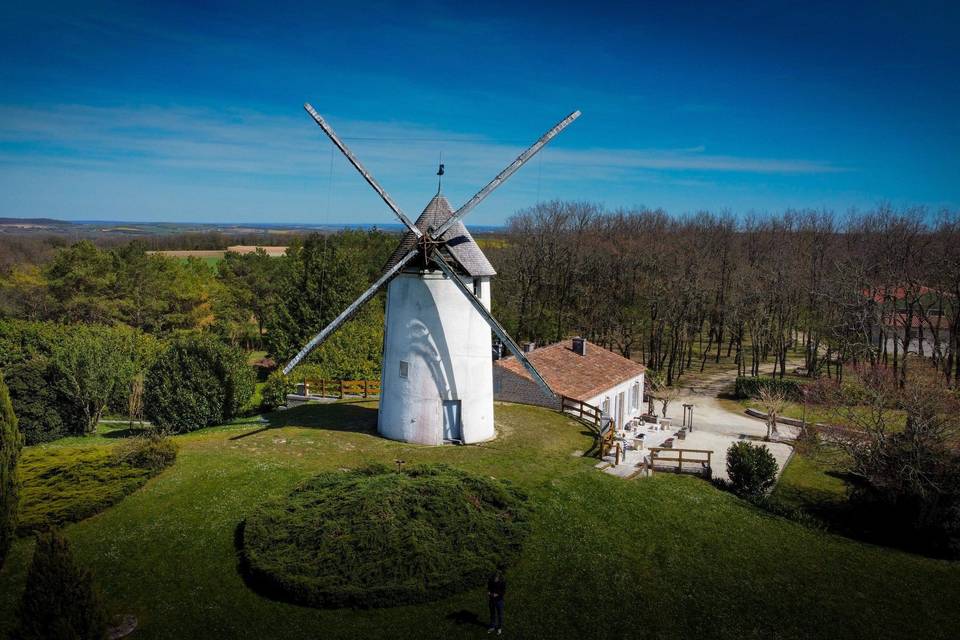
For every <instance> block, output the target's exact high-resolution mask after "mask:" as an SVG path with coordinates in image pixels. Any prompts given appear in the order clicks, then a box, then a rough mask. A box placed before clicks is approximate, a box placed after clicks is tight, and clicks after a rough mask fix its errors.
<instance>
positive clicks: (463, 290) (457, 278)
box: [283, 104, 580, 444]
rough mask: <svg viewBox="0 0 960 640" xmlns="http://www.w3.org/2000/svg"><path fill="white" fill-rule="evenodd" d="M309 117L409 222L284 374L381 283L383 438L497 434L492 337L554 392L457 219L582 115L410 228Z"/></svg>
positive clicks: (429, 439) (464, 438)
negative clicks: (495, 296)
mask: <svg viewBox="0 0 960 640" xmlns="http://www.w3.org/2000/svg"><path fill="white" fill-rule="evenodd" d="M304 108H305V109H306V110H307V113H309V114H310V116H311V117H312V118H313V119H314V120H315V121H316V123H317V124H318V125H320V128H321V129H323V131H324V133H326V134H327V136H329V138H330V140H332V141H333V143H334V144H335V145H336V146H337V148H338V149H340V151H341V152H343V154H344V155H345V156H346V157H347V159H348V160H349V161H350V163H351V164H353V166H354V167H355V168H356V169H357V171H359V172H360V175H362V176H363V178H364V179H365V180H366V181H367V183H369V184H370V186H371V187H373V189H374V191H376V192H377V194H379V196H380V197H381V198H382V199H383V201H384V202H385V203H386V204H387V206H388V207H390V209H391V210H392V211H393V212H394V213H395V214H396V216H397V217H398V218H399V219H400V221H401V222H402V223H403V224H404V225H406V227H407V232H406V233H405V234H404V236H403V238H402V239H401V241H400V244H399V245H398V246H397V248H396V250H395V251H394V253H393V255H392V256H391V257H390V260H389V261H388V262H387V264H386V266H385V271H384V273H383V275H381V276H380V278H378V279H377V281H376V282H374V283H373V284H372V285H371V286H370V288H369V289H367V290H366V291H365V292H364V293H363V294H362V295H361V296H360V297H359V298H357V299H356V300H355V301H354V302H353V304H351V305H350V306H349V307H347V309H346V310H344V311H343V313H341V314H340V315H339V316H337V317H336V318H335V319H334V320H333V322H331V323H330V324H329V325H328V326H327V327H325V328H324V329H323V331H321V332H320V333H318V334H317V335H316V336H314V338H313V339H312V340H310V342H308V343H307V344H306V346H304V347H303V349H301V350H300V353H298V354H297V355H296V356H295V357H294V358H293V360H291V361H290V362H289V363H288V364H287V366H286V367H284V369H283V371H284V373H290V371H291V370H292V369H293V368H294V367H295V366H296V365H297V363H299V362H300V361H301V360H302V359H303V358H304V357H305V356H306V355H307V354H308V353H310V351H312V350H313V349H314V348H316V347H317V346H318V345H320V344H321V343H322V342H323V341H324V340H326V339H327V337H328V336H330V334H332V333H333V332H334V331H336V330H337V328H338V327H340V325H342V324H343V323H344V322H346V321H347V320H348V319H349V318H350V317H351V316H352V315H353V314H354V313H356V312H357V310H358V309H360V307H361V306H363V304H365V303H366V302H367V301H368V300H370V298H372V297H373V296H374V295H376V293H377V292H378V291H379V290H380V289H381V288H382V287H384V286H385V285H387V304H386V322H385V331H384V338H383V365H382V373H381V385H380V387H381V395H380V413H379V417H378V420H377V423H378V430H379V432H380V434H381V435H383V436H384V437H387V438H391V439H393V440H403V441H407V442H417V443H421V444H441V443H443V442H444V441H453V442H463V443H470V442H480V441H483V440H489V439H491V438H493V437H494V436H495V434H496V432H495V430H494V425H493V372H492V362H491V352H492V348H491V337H490V331H491V330H492V331H493V333H495V334H496V335H497V337H498V338H499V339H500V342H501V343H503V344H504V345H505V346H506V347H507V349H509V350H510V351H511V352H512V353H513V355H514V356H516V358H517V360H519V361H520V362H521V363H523V365H524V366H525V367H526V368H527V370H528V371H529V372H530V375H531V376H532V377H533V379H534V380H536V381H537V382H538V383H539V384H540V385H541V386H542V387H543V390H544V392H545V393H547V394H549V395H551V396H554V397H555V394H554V393H553V391H552V390H551V389H550V387H549V386H548V385H547V383H546V382H545V381H544V380H543V378H542V377H541V376H540V374H539V373H538V372H537V370H536V369H535V368H534V367H533V365H532V364H530V362H529V360H527V358H526V357H525V356H524V354H523V352H522V351H521V350H520V348H519V347H518V346H517V344H516V343H515V342H514V341H513V339H511V338H510V336H509V335H507V332H506V331H504V329H503V327H502V326H500V323H499V322H497V320H496V319H495V318H494V317H493V316H492V315H491V314H490V280H491V278H492V277H493V276H494V275H496V272H495V271H494V270H493V267H492V266H491V265H490V262H489V261H488V260H487V258H486V256H484V255H483V252H482V251H481V250H480V247H479V246H477V244H476V242H474V240H473V238H472V237H471V236H470V233H469V232H468V231H467V229H466V227H464V226H463V222H462V220H463V217H464V216H465V215H466V214H467V213H469V212H470V211H471V210H472V209H473V208H474V207H476V206H477V205H478V204H479V203H480V202H481V201H482V200H483V199H484V198H486V197H487V196H488V195H490V193H491V192H492V191H493V190H494V189H496V188H497V187H499V186H500V185H501V184H503V182H504V181H506V179H507V178H509V177H510V176H511V175H513V173H514V172H515V171H516V170H517V169H519V168H520V167H521V166H522V165H523V164H524V163H525V162H526V161H527V160H529V159H530V158H531V157H533V155H534V154H536V153H537V152H538V151H539V150H540V149H541V148H543V146H544V145H545V144H547V142H549V141H550V140H551V139H552V138H553V137H554V136H556V135H557V134H558V133H560V132H561V131H562V130H563V129H564V128H565V127H566V126H567V125H569V124H570V123H571V122H573V121H574V120H576V119H577V118H578V117H579V116H580V112H579V111H574V112H573V113H571V114H570V115H569V116H567V117H566V118H564V119H563V120H561V121H560V122H559V123H557V125H556V126H554V127H553V128H552V129H550V130H549V131H548V132H547V133H545V134H544V135H543V136H542V137H541V138H540V139H539V140H537V141H536V142H535V143H534V144H533V145H532V146H531V147H530V148H529V149H527V150H526V151H524V152H523V153H522V154H520V156H519V157H517V159H516V160H514V161H513V162H512V163H510V165H509V166H507V168H506V169H504V170H503V171H502V172H500V174H499V175H498V176H497V177H496V178H494V179H493V180H491V181H490V183H489V184H487V186H485V187H484V188H483V189H481V190H480V191H479V192H477V194H476V195H475V196H473V197H472V198H471V199H470V200H468V201H467V203H466V204H464V205H463V206H462V207H460V208H459V209H457V210H456V211H453V210H452V209H451V207H450V203H449V202H447V199H446V198H445V197H444V196H443V195H442V194H441V193H439V192H438V193H437V195H436V196H434V197H433V199H432V200H430V202H429V203H428V204H427V207H426V208H425V209H424V210H423V213H421V214H420V217H419V218H417V221H416V223H413V222H411V221H410V219H409V218H408V217H407V216H406V215H405V214H404V213H403V212H402V211H401V210H400V207H398V206H397V204H396V203H395V202H394V201H393V199H392V198H391V197H390V196H389V194H387V192H385V191H384V190H383V188H382V187H381V186H380V185H379V184H378V183H377V181H376V180H374V178H373V176H371V175H370V173H369V172H367V170H366V169H365V168H364V167H363V165H361V164H360V161H359V160H357V158H356V157H355V156H354V155H353V153H352V152H351V151H350V150H349V149H348V148H347V147H346V145H344V144H343V142H342V141H341V140H340V138H339V137H337V134H336V133H334V131H333V129H331V128H330V126H329V125H328V124H327V123H326V121H325V120H324V119H323V118H322V117H321V116H320V114H318V113H317V112H316V111H315V110H314V109H313V107H311V106H310V105H309V104H305V105H304Z"/></svg>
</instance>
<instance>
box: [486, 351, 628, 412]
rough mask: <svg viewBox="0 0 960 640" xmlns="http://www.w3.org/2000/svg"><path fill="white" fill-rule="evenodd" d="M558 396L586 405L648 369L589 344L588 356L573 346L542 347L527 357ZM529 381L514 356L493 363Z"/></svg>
mask: <svg viewBox="0 0 960 640" xmlns="http://www.w3.org/2000/svg"><path fill="white" fill-rule="evenodd" d="M526 356H527V359H528V360H529V361H530V362H531V363H533V366H534V367H536V369H537V371H539V372H540V375H541V376H543V379H544V380H546V381H547V384H548V385H550V388H551V389H553V390H554V392H555V393H558V394H560V395H564V396H568V397H570V398H574V399H576V400H581V401H586V400H589V399H590V398H593V397H595V396H598V395H600V394H601V393H603V392H604V391H606V390H607V389H610V388H611V387H615V386H617V385H618V384H620V383H622V382H626V381H627V380H630V379H631V378H635V377H637V376H638V375H640V374H641V373H643V372H644V371H646V367H644V366H643V365H642V364H639V363H637V362H634V361H633V360H630V359H628V358H624V357H623V356H621V355H620V354H618V353H614V352H612V351H607V350H606V349H604V348H603V347H598V346H597V345H595V344H593V343H591V342H587V349H586V355H583V356H581V355H579V354H578V353H576V352H575V351H574V350H573V348H572V345H571V342H570V341H569V340H568V341H565V342H558V343H556V344H551V345H549V346H546V347H539V348H537V349H534V350H533V351H531V352H530V353H527V354H526ZM493 364H494V366H497V367H503V368H504V369H506V370H508V371H511V372H513V373H515V374H517V375H519V376H522V377H524V378H526V379H528V380H531V381H532V380H533V378H531V377H530V374H529V373H527V371H526V369H524V368H523V365H522V364H520V362H518V361H517V359H516V358H514V357H513V356H510V357H507V358H501V359H500V360H497V361H496V362H494V363H493Z"/></svg>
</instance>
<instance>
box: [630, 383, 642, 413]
mask: <svg viewBox="0 0 960 640" xmlns="http://www.w3.org/2000/svg"><path fill="white" fill-rule="evenodd" d="M639 407H640V383H639V382H634V383H633V386H632V387H630V411H636V410H637V409H638V408H639Z"/></svg>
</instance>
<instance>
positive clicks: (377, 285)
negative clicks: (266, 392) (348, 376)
mask: <svg viewBox="0 0 960 640" xmlns="http://www.w3.org/2000/svg"><path fill="white" fill-rule="evenodd" d="M419 253H420V251H419V250H417V249H415V250H413V251H411V252H410V253H408V254H407V255H405V256H404V257H403V258H402V259H401V260H400V261H399V262H398V263H397V264H395V265H393V267H391V268H390V269H388V270H387V271H386V272H385V273H384V274H383V275H382V276H380V278H379V279H377V281H376V282H374V283H373V284H372V285H370V288H369V289H367V290H366V291H364V292H363V293H362V294H360V297H359V298H357V299H356V300H354V301H353V303H352V304H351V305H350V306H349V307H347V308H346V309H344V310H343V313H341V314H340V315H338V316H337V317H336V318H334V319H333V322H331V323H330V324H328V325H327V326H326V327H324V328H323V331H321V332H320V333H318V334H317V335H315V336H314V337H313V338H312V339H311V340H310V342H308V343H307V344H306V345H304V347H303V349H300V352H299V353H297V355H295V356H294V357H293V359H292V360H291V361H290V362H288V363H287V366H285V367H284V368H283V373H284V375H289V373H290V372H291V371H293V368H294V367H296V366H297V365H298V364H300V361H301V360H303V359H304V358H306V357H307V355H308V354H309V353H310V352H311V351H313V350H314V349H316V348H317V347H318V346H320V345H321V344H322V343H323V341H324V340H326V339H327V338H328V337H330V334H332V333H333V332H334V331H336V330H337V329H339V328H340V325H342V324H343V323H344V322H346V321H347V320H349V319H350V318H351V317H353V315H354V314H355V313H356V312H357V311H359V310H360V308H361V307H362V306H363V305H365V304H366V303H367V301H369V300H370V298H372V297H373V296H375V295H376V293H377V291H379V290H380V289H381V288H383V287H384V286H385V285H386V284H387V283H388V282H390V281H391V280H393V278H395V277H396V275H397V274H398V273H400V271H401V270H402V269H403V268H404V267H405V266H407V265H408V264H409V263H410V262H412V261H413V259H414V258H416V257H417V255H419Z"/></svg>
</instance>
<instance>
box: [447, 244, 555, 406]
mask: <svg viewBox="0 0 960 640" xmlns="http://www.w3.org/2000/svg"><path fill="white" fill-rule="evenodd" d="M433 261H434V263H435V264H436V265H437V266H438V267H440V270H441V271H443V272H444V273H445V274H447V277H448V278H450V279H451V280H452V281H453V282H454V284H456V285H457V288H458V289H460V291H461V292H462V293H463V295H465V296H466V297H467V300H469V301H470V304H472V305H473V308H474V309H476V310H477V313H479V314H480V315H481V316H483V319H484V320H486V322H487V324H488V325H490V328H491V329H492V330H493V333H494V334H496V336H497V337H498V338H500V341H501V342H502V343H503V344H505V345H506V346H507V349H509V350H510V352H511V353H512V354H513V355H514V356H515V357H516V358H517V360H519V361H520V364H522V365H523V366H524V368H525V369H526V370H527V372H528V373H529V374H530V376H531V377H532V378H533V379H534V380H535V381H536V383H537V384H538V385H540V388H541V389H543V390H544V391H545V392H546V394H547V395H548V396H549V397H551V398H554V399H556V397H557V394H556V393H554V391H553V389H551V388H550V385H548V384H547V381H546V380H544V379H543V376H541V375H540V372H539V371H537V368H536V367H534V366H533V364H532V363H531V362H530V361H529V360H528V359H527V356H525V355H524V353H523V350H522V349H520V347H518V346H517V343H516V342H514V341H513V338H511V337H510V334H508V333H507V331H506V329H504V328H503V326H502V325H501V324H500V323H499V322H497V319H496V318H494V317H493V315H491V314H490V312H489V311H487V308H486V307H485V306H484V305H483V302H481V301H480V299H479V298H477V296H475V295H474V294H473V292H472V291H470V290H469V289H468V288H467V285H465V284H463V281H462V280H460V276H458V275H457V272H456V271H454V270H453V267H451V266H450V265H449V264H448V263H447V261H446V260H444V259H443V257H442V256H441V255H440V254H439V253H434V254H433Z"/></svg>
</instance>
